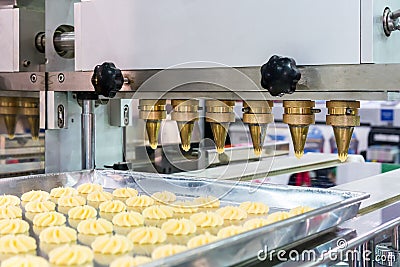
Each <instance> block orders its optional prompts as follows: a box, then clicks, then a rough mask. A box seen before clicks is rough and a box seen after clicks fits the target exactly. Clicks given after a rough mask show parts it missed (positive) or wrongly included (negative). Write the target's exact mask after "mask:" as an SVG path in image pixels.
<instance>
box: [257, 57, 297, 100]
mask: <svg viewBox="0 0 400 267" xmlns="http://www.w3.org/2000/svg"><path fill="white" fill-rule="evenodd" d="M300 78H301V73H300V71H299V69H298V68H297V66H296V61H294V59H292V58H288V57H280V56H276V55H274V56H272V57H271V58H270V59H269V60H268V62H267V63H265V64H264V65H263V66H262V67H261V86H262V87H263V88H265V89H267V90H268V92H269V93H270V94H271V95H272V96H283V95H284V94H292V93H294V91H295V90H296V85H297V82H298V81H299V80H300Z"/></svg>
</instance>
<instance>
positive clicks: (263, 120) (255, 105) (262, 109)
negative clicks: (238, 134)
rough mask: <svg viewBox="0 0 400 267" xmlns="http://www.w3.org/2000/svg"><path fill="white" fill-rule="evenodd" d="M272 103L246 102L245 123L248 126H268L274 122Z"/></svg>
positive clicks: (244, 105) (244, 109) (244, 104)
mask: <svg viewBox="0 0 400 267" xmlns="http://www.w3.org/2000/svg"><path fill="white" fill-rule="evenodd" d="M273 105H274V103H273V102H272V101H262V100H256V101H246V102H244V103H243V111H244V113H243V122H244V123H248V124H257V125H260V124H268V123H272V122H274V116H273V115H272V113H271V112H272V107H273Z"/></svg>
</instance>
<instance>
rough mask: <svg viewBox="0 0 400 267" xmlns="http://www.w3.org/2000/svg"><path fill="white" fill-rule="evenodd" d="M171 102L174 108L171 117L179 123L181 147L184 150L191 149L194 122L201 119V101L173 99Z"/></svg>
mask: <svg viewBox="0 0 400 267" xmlns="http://www.w3.org/2000/svg"><path fill="white" fill-rule="evenodd" d="M171 104H172V107H173V108H174V110H173V112H172V113H171V119H172V120H175V121H176V122H177V124H178V129H179V135H180V137H181V147H182V149H183V150H184V151H189V149H190V141H191V139H192V132H193V128H194V123H195V122H196V121H197V120H198V119H199V112H198V110H199V101H198V100H172V101H171Z"/></svg>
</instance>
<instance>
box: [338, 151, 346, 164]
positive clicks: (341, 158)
mask: <svg viewBox="0 0 400 267" xmlns="http://www.w3.org/2000/svg"><path fill="white" fill-rule="evenodd" d="M338 157H339V160H340V162H345V161H346V160H347V157H348V154H347V153H339V154H338Z"/></svg>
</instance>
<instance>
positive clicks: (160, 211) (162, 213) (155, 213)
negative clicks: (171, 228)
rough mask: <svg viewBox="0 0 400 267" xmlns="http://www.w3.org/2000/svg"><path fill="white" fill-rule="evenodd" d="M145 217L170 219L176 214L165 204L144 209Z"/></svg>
mask: <svg viewBox="0 0 400 267" xmlns="http://www.w3.org/2000/svg"><path fill="white" fill-rule="evenodd" d="M142 214H143V217H144V218H145V219H155V220H162V219H169V218H172V217H173V216H174V211H173V209H172V208H170V207H168V206H164V205H154V206H151V207H148V208H145V209H144V210H143V213H142Z"/></svg>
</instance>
